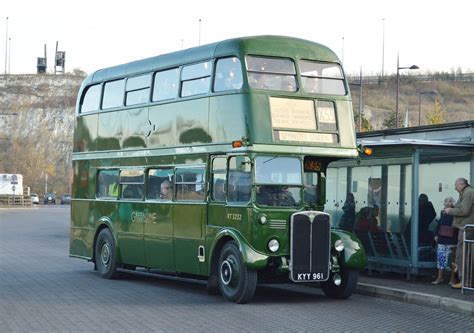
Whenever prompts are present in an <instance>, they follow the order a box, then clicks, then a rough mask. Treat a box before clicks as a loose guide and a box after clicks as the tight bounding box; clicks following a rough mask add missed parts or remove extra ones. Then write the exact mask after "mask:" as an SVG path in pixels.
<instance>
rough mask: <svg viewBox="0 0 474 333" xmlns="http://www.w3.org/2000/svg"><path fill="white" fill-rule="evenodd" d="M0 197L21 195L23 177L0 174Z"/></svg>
mask: <svg viewBox="0 0 474 333" xmlns="http://www.w3.org/2000/svg"><path fill="white" fill-rule="evenodd" d="M0 195H23V176H22V175H20V174H11V173H0Z"/></svg>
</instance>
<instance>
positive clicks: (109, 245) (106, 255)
mask: <svg viewBox="0 0 474 333" xmlns="http://www.w3.org/2000/svg"><path fill="white" fill-rule="evenodd" d="M95 266H96V267H97V272H99V274H100V276H102V277H103V278H105V279H113V278H116V277H118V272H117V263H116V260H115V241H114V237H113V236H112V233H111V232H110V230H109V229H108V228H105V229H102V230H101V231H100V233H99V236H97V241H96V243H95Z"/></svg>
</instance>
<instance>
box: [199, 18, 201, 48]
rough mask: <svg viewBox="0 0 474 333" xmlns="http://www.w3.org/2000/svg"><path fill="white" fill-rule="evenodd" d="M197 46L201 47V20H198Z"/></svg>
mask: <svg viewBox="0 0 474 333" xmlns="http://www.w3.org/2000/svg"><path fill="white" fill-rule="evenodd" d="M199 46H201V19H199Z"/></svg>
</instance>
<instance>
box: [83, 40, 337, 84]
mask: <svg viewBox="0 0 474 333" xmlns="http://www.w3.org/2000/svg"><path fill="white" fill-rule="evenodd" d="M282 50H284V51H283V52H282ZM242 54H261V55H268V56H288V55H292V56H293V57H295V58H297V59H298V58H299V59H314V60H320V61H327V62H337V63H340V61H339V59H338V57H337V55H336V54H335V53H334V52H333V51H331V50H330V49H329V48H328V47H326V46H324V45H321V44H319V43H315V42H312V41H308V40H304V39H300V38H294V37H284V36H253V37H241V38H233V39H228V40H224V41H221V42H217V43H212V44H207V45H203V46H198V47H193V48H190V49H186V50H182V51H176V52H173V53H167V54H163V55H159V56H155V57H151V58H147V59H143V60H137V61H133V62H130V63H126V64H122V65H118V66H114V67H109V68H104V69H100V70H98V71H96V72H94V73H92V74H91V75H89V76H88V77H87V78H86V80H85V81H84V83H83V86H85V85H89V84H91V83H97V82H103V81H107V80H111V79H114V78H121V77H127V76H131V75H137V74H140V73H146V72H150V71H154V70H158V69H165V68H170V67H174V66H179V65H182V64H187V63H193V62H197V61H202V60H206V59H210V58H214V57H222V56H228V55H242Z"/></svg>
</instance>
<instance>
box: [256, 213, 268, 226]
mask: <svg viewBox="0 0 474 333" xmlns="http://www.w3.org/2000/svg"><path fill="white" fill-rule="evenodd" d="M258 222H260V224H267V222H268V219H267V216H266V215H260V217H259V218H258Z"/></svg>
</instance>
